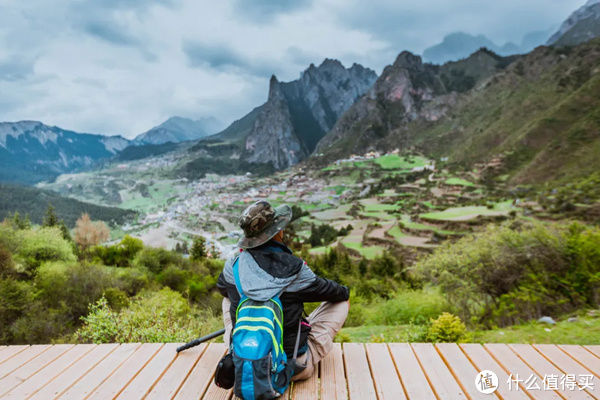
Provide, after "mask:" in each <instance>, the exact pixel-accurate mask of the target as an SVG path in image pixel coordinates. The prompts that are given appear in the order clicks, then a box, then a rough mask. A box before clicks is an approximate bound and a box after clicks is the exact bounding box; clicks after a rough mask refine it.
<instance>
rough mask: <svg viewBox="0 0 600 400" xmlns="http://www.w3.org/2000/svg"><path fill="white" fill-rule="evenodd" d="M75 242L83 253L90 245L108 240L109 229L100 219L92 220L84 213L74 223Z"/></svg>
mask: <svg viewBox="0 0 600 400" xmlns="http://www.w3.org/2000/svg"><path fill="white" fill-rule="evenodd" d="M74 232H75V237H74V240H75V243H77V245H78V246H79V247H80V248H81V250H82V251H83V252H84V253H85V252H86V251H87V249H89V248H90V247H91V246H96V245H97V244H100V243H103V242H105V241H107V240H108V238H109V236H110V230H109V229H108V227H107V226H106V224H105V223H104V222H102V221H92V220H91V219H90V216H89V214H87V213H84V214H82V215H81V217H80V218H79V219H78V220H77V222H76V223H75V230H74Z"/></svg>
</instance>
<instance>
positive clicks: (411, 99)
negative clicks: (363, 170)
mask: <svg viewBox="0 0 600 400" xmlns="http://www.w3.org/2000/svg"><path fill="white" fill-rule="evenodd" d="M508 62H510V59H509V58H504V57H500V56H498V55H496V54H494V53H493V52H491V51H489V50H486V49H481V50H479V51H477V52H476V53H474V54H472V55H471V56H470V57H468V58H467V59H464V60H461V61H457V62H451V63H447V64H444V65H443V66H437V65H432V64H424V63H423V62H422V60H421V57H419V56H416V55H413V54H411V53H409V52H407V51H405V52H402V53H400V55H398V57H397V58H396V61H395V62H394V64H392V65H389V66H387V67H386V68H385V69H384V70H383V73H382V74H381V76H380V77H379V78H378V79H377V81H376V82H375V84H374V85H373V87H372V88H371V89H370V90H369V91H368V92H367V93H366V94H365V95H364V96H362V97H361V98H360V99H359V100H357V101H356V102H355V103H354V105H353V106H352V107H350V109H349V110H348V111H346V113H345V114H344V115H343V116H342V117H341V118H340V119H339V120H338V121H337V123H336V124H335V126H334V127H333V128H332V130H331V131H330V132H329V133H328V134H327V135H326V136H325V137H324V138H323V139H322V140H321V141H320V143H319V145H318V147H317V150H316V152H317V153H327V154H329V155H331V156H332V157H339V156H342V155H347V154H351V153H364V152H365V151H369V150H373V149H376V148H378V147H382V146H383V147H389V144H390V143H389V142H388V139H392V138H393V141H394V145H397V146H400V147H402V145H403V143H406V142H407V141H406V139H407V137H406V135H407V134H408V131H407V126H408V124H410V123H411V122H413V121H416V120H422V121H425V122H432V121H436V120H438V119H440V118H441V117H442V116H444V115H446V113H447V112H448V110H449V109H451V108H452V107H453V106H454V105H455V104H456V102H457V98H458V96H459V94H460V93H462V92H465V91H468V90H471V89H473V88H474V87H475V85H476V84H477V83H478V82H481V80H482V79H485V78H487V77H489V76H491V75H492V74H494V73H496V72H497V71H499V70H500V69H502V68H503V67H504V66H506V65H507V64H508Z"/></svg>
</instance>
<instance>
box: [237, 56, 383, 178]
mask: <svg viewBox="0 0 600 400" xmlns="http://www.w3.org/2000/svg"><path fill="white" fill-rule="evenodd" d="M376 79H377V75H376V74H375V72H373V71H372V70H370V69H368V68H364V67H362V66H361V65H358V64H354V65H352V67H350V68H344V66H343V65H342V64H341V63H340V62H339V61H337V60H330V59H327V60H325V61H323V63H322V64H321V65H319V66H318V67H316V66H315V65H313V64H311V65H310V67H309V68H308V69H306V70H305V71H304V72H303V73H302V74H301V76H300V78H299V79H298V80H295V81H291V82H279V81H278V80H277V78H276V77H275V76H273V77H271V81H270V83H269V97H268V100H267V102H266V103H265V104H264V105H263V106H261V108H260V111H259V112H258V114H257V115H256V119H255V120H254V124H253V126H252V129H251V130H250V132H249V133H248V135H247V136H246V139H245V141H244V151H243V154H242V159H243V160H244V161H248V162H252V163H272V164H273V166H274V167H275V168H276V169H283V168H287V167H289V166H290V165H293V164H296V163H298V162H299V161H301V160H303V159H305V158H306V157H308V156H309V155H310V154H311V153H312V152H313V151H314V149H315V147H316V146H317V143H318V142H319V141H320V140H321V138H323V136H325V134H326V133H327V132H328V131H329V130H330V129H331V128H332V127H333V126H334V124H335V123H336V122H337V120H338V118H339V117H340V116H341V115H342V114H343V113H344V112H345V111H346V110H347V109H348V108H350V107H351V106H352V104H353V103H354V102H355V101H356V99H357V98H359V97H360V96H361V95H363V94H364V93H365V92H366V91H367V90H368V89H369V88H370V87H371V86H372V85H373V83H374V82H375V80H376Z"/></svg>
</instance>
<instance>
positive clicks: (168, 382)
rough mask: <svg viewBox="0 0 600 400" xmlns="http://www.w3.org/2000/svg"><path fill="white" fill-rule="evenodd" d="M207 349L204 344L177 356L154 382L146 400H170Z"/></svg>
mask: <svg viewBox="0 0 600 400" xmlns="http://www.w3.org/2000/svg"><path fill="white" fill-rule="evenodd" d="M207 348H208V345H207V344H206V343H205V344H202V345H200V346H198V347H194V348H191V349H189V350H186V351H182V352H181V353H179V354H177V357H176V358H175V361H173V363H172V364H171V366H170V367H169V369H167V371H166V372H165V373H164V374H163V375H162V377H161V378H160V379H159V380H158V381H157V382H156V384H155V385H154V387H153V388H152V389H151V391H150V393H148V395H147V397H146V399H148V400H150V399H158V400H164V399H170V398H172V397H173V396H174V395H175V394H176V393H177V391H178V390H179V388H180V387H181V385H182V384H183V382H184V381H185V379H186V378H187V376H188V375H189V374H190V372H191V371H192V368H194V366H195V365H196V363H197V362H198V360H199V359H200V357H201V356H202V354H203V353H204V351H205V350H206V349H207Z"/></svg>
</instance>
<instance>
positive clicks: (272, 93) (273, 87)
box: [268, 75, 282, 99]
mask: <svg viewBox="0 0 600 400" xmlns="http://www.w3.org/2000/svg"><path fill="white" fill-rule="evenodd" d="M281 96H282V94H281V85H280V83H279V80H277V77H276V76H275V75H271V79H269V97H268V98H269V99H272V98H273V99H274V98H277V97H281Z"/></svg>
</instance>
